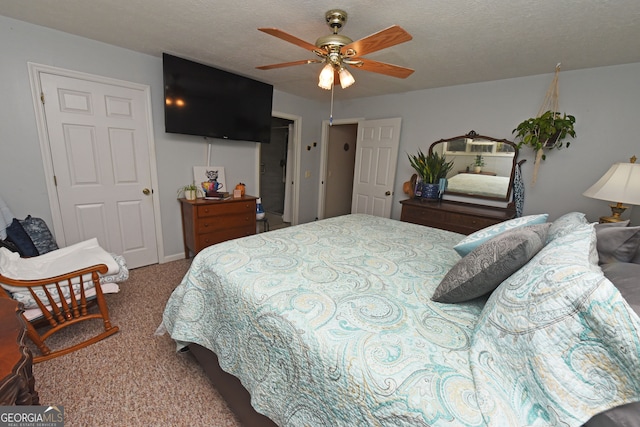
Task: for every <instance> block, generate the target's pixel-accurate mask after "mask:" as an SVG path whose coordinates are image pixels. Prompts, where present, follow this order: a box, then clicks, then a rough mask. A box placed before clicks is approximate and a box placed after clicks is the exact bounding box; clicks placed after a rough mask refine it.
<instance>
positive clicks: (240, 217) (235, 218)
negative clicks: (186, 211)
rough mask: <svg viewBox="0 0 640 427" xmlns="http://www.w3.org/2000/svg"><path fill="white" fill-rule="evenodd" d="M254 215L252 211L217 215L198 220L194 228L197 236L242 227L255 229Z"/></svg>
mask: <svg viewBox="0 0 640 427" xmlns="http://www.w3.org/2000/svg"><path fill="white" fill-rule="evenodd" d="M255 217H256V213H255V212H254V211H253V210H250V211H247V210H246V209H245V210H244V211H242V212H237V213H226V214H219V215H218V214H217V213H216V215H212V216H207V217H204V218H200V219H199V220H198V224H197V227H196V232H197V233H198V234H203V233H211V232H213V231H224V230H227V229H230V228H237V227H242V226H246V227H249V226H253V227H255Z"/></svg>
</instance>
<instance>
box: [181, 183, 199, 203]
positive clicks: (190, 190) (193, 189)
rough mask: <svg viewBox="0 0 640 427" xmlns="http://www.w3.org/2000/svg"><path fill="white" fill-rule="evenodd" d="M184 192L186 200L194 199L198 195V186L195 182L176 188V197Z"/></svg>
mask: <svg viewBox="0 0 640 427" xmlns="http://www.w3.org/2000/svg"><path fill="white" fill-rule="evenodd" d="M181 194H184V198H185V199H187V200H195V199H196V198H197V197H198V186H197V185H195V184H189V185H185V186H183V187H180V188H178V197H180V195H181Z"/></svg>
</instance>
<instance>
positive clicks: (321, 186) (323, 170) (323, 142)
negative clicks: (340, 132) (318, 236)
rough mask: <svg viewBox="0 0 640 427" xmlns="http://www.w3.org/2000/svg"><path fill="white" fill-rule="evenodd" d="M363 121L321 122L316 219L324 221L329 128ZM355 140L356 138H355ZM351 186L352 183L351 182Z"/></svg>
mask: <svg viewBox="0 0 640 427" xmlns="http://www.w3.org/2000/svg"><path fill="white" fill-rule="evenodd" d="M363 120H365V119H364V117H354V118H350V119H336V120H333V123H330V121H329V120H323V121H322V136H321V138H320V179H319V180H318V211H317V213H316V215H317V217H318V219H324V200H325V197H326V185H325V182H326V180H327V169H328V168H329V165H328V163H327V159H328V157H329V128H330V127H331V126H333V125H357V124H358V123H360V122H361V121H363ZM356 139H357V137H356ZM351 185H353V181H351Z"/></svg>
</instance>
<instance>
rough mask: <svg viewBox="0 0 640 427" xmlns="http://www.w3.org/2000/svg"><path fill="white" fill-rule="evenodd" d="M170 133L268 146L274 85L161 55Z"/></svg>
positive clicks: (166, 121) (165, 117)
mask: <svg viewBox="0 0 640 427" xmlns="http://www.w3.org/2000/svg"><path fill="white" fill-rule="evenodd" d="M162 68H163V78H164V97H165V105H164V125H165V131H166V132H168V133H179V134H187V135H199V136H205V137H211V138H219V139H230V140H238V141H255V142H262V143H268V142H269V140H270V136H271V109H272V100H273V86H272V85H270V84H267V83H263V82H259V81H257V80H253V79H250V78H247V77H243V76H239V75H236V74H233V73H229V72H227V71H223V70H219V69H217V68H213V67H210V66H207V65H204V64H199V63H197V62H193V61H189V60H187V59H183V58H178V57H177V56H172V55H169V54H167V53H163V54H162Z"/></svg>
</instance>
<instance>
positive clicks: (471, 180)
mask: <svg viewBox="0 0 640 427" xmlns="http://www.w3.org/2000/svg"><path fill="white" fill-rule="evenodd" d="M510 182H511V177H509V176H493V175H482V174H476V173H459V174H457V175H454V176H452V177H451V178H448V179H447V191H448V192H454V193H462V194H473V195H476V196H484V197H497V198H500V199H504V198H505V197H506V196H507V194H508V190H509V185H510Z"/></svg>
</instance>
